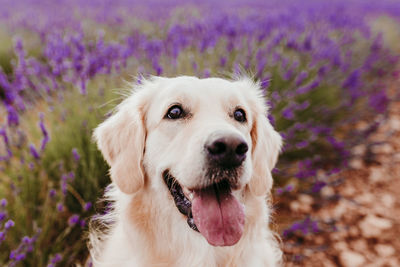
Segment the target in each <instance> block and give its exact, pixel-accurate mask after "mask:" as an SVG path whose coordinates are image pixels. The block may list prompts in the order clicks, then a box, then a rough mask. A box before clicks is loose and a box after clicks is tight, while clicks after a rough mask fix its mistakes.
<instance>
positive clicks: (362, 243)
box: [351, 239, 368, 253]
mask: <svg viewBox="0 0 400 267" xmlns="http://www.w3.org/2000/svg"><path fill="white" fill-rule="evenodd" d="M351 246H352V248H353V249H354V250H355V251H357V252H361V253H365V251H367V250H368V244H367V241H366V240H365V239H357V240H355V241H353V242H352V243H351Z"/></svg>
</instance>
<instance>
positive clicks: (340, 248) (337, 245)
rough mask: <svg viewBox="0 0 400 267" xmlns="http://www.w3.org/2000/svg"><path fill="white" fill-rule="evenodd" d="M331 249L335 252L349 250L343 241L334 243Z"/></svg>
mask: <svg viewBox="0 0 400 267" xmlns="http://www.w3.org/2000/svg"><path fill="white" fill-rule="evenodd" d="M333 248H334V249H335V250H337V251H348V250H349V247H348V246H347V243H346V242H344V241H339V242H336V243H334V244H333Z"/></svg>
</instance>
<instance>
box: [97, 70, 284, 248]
mask: <svg viewBox="0 0 400 267" xmlns="http://www.w3.org/2000/svg"><path fill="white" fill-rule="evenodd" d="M266 115H267V108H266V105H265V98H264V96H263V95H262V91H261V89H260V88H259V85H258V84H256V83H254V82H252V81H251V80H250V79H248V78H241V79H237V80H231V81H230V80H224V79H219V78H208V79H198V78H194V77H177V78H156V77H154V78H151V79H149V80H145V81H142V83H141V84H140V85H137V86H136V90H135V91H134V92H133V93H132V95H131V96H129V97H128V98H127V99H125V100H124V101H123V102H122V103H121V104H120V105H119V106H118V108H117V111H116V112H115V113H114V115H112V116H111V117H110V118H108V119H107V120H106V121H105V122H103V123H102V124H101V125H100V126H99V127H98V128H97V129H96V130H95V134H94V136H95V138H96V140H97V144H98V146H99V148H100V150H101V151H102V153H103V155H104V157H105V159H106V160H107V162H108V163H109V165H110V166H111V170H110V174H111V178H112V180H113V182H114V183H115V184H116V185H117V186H118V188H119V189H120V190H121V191H122V192H124V193H126V194H133V193H135V192H137V191H138V190H146V188H151V189H152V190H157V192H163V191H166V192H168V191H169V193H168V195H170V197H169V198H168V199H167V200H165V201H174V202H175V205H176V207H177V209H178V210H179V211H180V212H181V213H182V214H184V215H185V216H186V219H187V221H188V224H189V226H190V227H191V228H193V229H194V230H197V231H199V232H200V233H201V234H202V235H203V236H204V237H205V238H206V239H207V241H208V242H209V243H210V244H212V245H217V246H228V245H233V244H235V243H236V242H238V240H239V239H240V237H241V235H242V232H243V227H244V223H245V215H244V214H245V213H244V207H243V205H242V204H241V199H242V198H243V193H244V192H245V191H246V189H247V187H248V188H249V189H250V190H249V192H251V194H253V195H255V196H264V195H265V194H266V193H267V192H268V191H269V190H270V188H271V186H272V177H271V170H272V168H273V167H274V165H275V163H276V160H277V156H278V153H279V150H280V147H281V137H280V136H279V134H278V133H277V132H276V131H274V129H273V128H272V126H271V125H270V123H269V121H268V119H267V117H266ZM246 192H247V191H246Z"/></svg>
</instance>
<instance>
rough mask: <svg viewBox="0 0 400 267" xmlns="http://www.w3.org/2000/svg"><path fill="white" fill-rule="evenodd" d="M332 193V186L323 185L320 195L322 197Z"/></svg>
mask: <svg viewBox="0 0 400 267" xmlns="http://www.w3.org/2000/svg"><path fill="white" fill-rule="evenodd" d="M334 194H335V190H333V188H332V187H331V186H324V187H323V188H322V189H321V196H323V197H326V198H328V197H331V196H333V195H334Z"/></svg>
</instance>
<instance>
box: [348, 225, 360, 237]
mask: <svg viewBox="0 0 400 267" xmlns="http://www.w3.org/2000/svg"><path fill="white" fill-rule="evenodd" d="M349 235H350V236H352V237H356V236H359V235H360V231H359V230H358V228H357V227H356V226H350V229H349Z"/></svg>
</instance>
